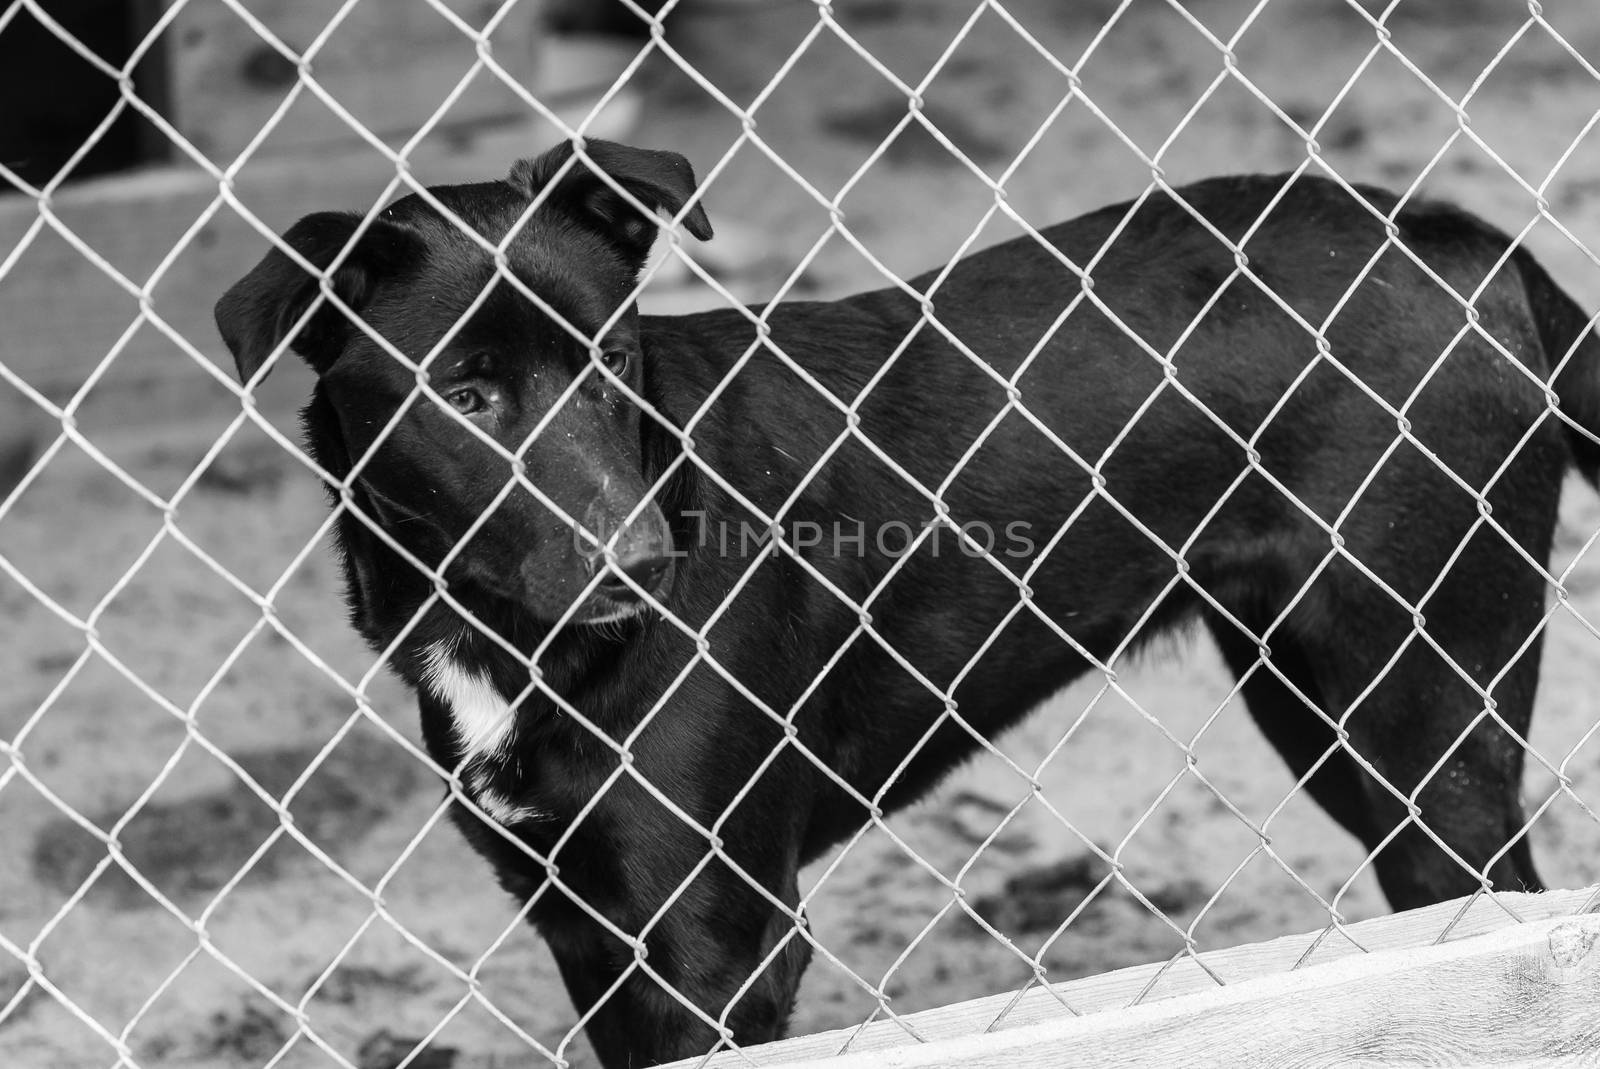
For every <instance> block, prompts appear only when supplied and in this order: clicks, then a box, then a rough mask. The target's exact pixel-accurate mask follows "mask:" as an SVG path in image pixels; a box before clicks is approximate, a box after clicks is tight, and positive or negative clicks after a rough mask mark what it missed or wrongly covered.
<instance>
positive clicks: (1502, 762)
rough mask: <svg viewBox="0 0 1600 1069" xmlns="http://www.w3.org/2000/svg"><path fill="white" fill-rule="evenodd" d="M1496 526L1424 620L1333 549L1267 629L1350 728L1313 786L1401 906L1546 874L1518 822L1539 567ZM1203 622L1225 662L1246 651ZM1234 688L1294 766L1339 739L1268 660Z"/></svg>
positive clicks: (1441, 589)
mask: <svg viewBox="0 0 1600 1069" xmlns="http://www.w3.org/2000/svg"><path fill="white" fill-rule="evenodd" d="M1499 538H1500V536H1499V535H1498V534H1493V533H1480V534H1479V535H1477V536H1474V538H1473V540H1472V544H1471V545H1470V546H1469V548H1468V549H1467V550H1466V551H1465V552H1464V553H1463V554H1461V556H1460V557H1459V559H1457V560H1456V561H1455V563H1454V564H1453V565H1452V566H1451V571H1450V574H1449V575H1448V576H1446V578H1445V579H1444V580H1443V581H1442V582H1440V583H1439V584H1438V587H1437V589H1436V590H1435V591H1433V592H1432V593H1431V594H1430V595H1429V597H1428V598H1427V600H1426V602H1425V603H1424V604H1423V605H1422V628H1421V629H1420V630H1419V629H1418V628H1417V627H1416V626H1415V624H1416V621H1415V620H1414V619H1413V617H1412V615H1411V613H1410V612H1408V611H1407V610H1406V609H1405V608H1403V607H1402V606H1401V605H1400V604H1398V603H1397V602H1396V601H1395V600H1394V598H1393V597H1392V596H1391V595H1390V594H1389V593H1388V592H1386V591H1384V590H1383V589H1381V588H1380V587H1379V586H1378V585H1377V584H1376V583H1374V582H1373V581H1372V580H1371V579H1370V578H1369V577H1367V576H1365V575H1362V574H1359V573H1358V572H1357V571H1356V570H1355V569H1354V568H1352V567H1350V566H1348V565H1346V564H1344V563H1343V562H1334V563H1333V564H1332V565H1331V566H1330V567H1329V568H1328V569H1327V570H1326V571H1325V572H1324V573H1323V574H1322V575H1321V576H1320V577H1318V579H1317V580H1315V582H1314V583H1313V585H1312V587H1311V589H1310V591H1309V592H1308V594H1307V596H1306V597H1304V598H1303V599H1302V600H1301V602H1300V604H1299V605H1298V606H1297V607H1296V609H1295V610H1294V611H1293V612H1291V613H1290V614H1289V616H1288V618H1287V619H1286V620H1285V621H1284V623H1283V624H1282V626H1281V627H1280V628H1279V629H1277V630H1275V631H1274V632H1273V633H1272V634H1271V635H1269V636H1268V644H1269V646H1270V648H1271V651H1272V661H1273V664H1274V665H1275V666H1277V667H1278V668H1279V670H1280V671H1283V672H1284V674H1285V675H1286V676H1287V677H1288V678H1289V679H1290V680H1291V681H1293V682H1294V683H1295V685H1296V687H1298V688H1299V689H1300V691H1301V693H1302V694H1304V695H1305V696H1306V697H1308V698H1312V699H1314V700H1317V701H1318V702H1319V703H1320V706H1321V708H1322V710H1323V712H1325V713H1326V714H1328V716H1329V717H1330V718H1332V719H1333V720H1334V721H1335V722H1336V723H1339V724H1342V725H1343V728H1344V730H1345V731H1346V732H1347V737H1348V746H1347V747H1340V749H1339V751H1338V752H1336V753H1334V754H1332V755H1331V756H1330V757H1329V758H1328V759H1327V761H1326V762H1325V763H1324V764H1323V765H1322V766H1320V767H1319V768H1318V770H1317V772H1316V773H1315V774H1314V775H1313V776H1312V778H1311V779H1310V781H1308V784H1307V787H1308V789H1309V790H1310V792H1311V794H1312V796H1313V797H1314V798H1316V800H1317V801H1318V802H1319V803H1321V804H1322V805H1323V806H1324V807H1325V808H1326V809H1327V810H1328V812H1329V813H1330V814H1331V815H1333V817H1334V818H1335V819H1337V820H1338V821H1339V822H1340V823H1341V824H1343V825H1344V826H1345V827H1346V828H1348V829H1349V830H1350V831H1352V832H1353V833H1355V835H1356V836H1357V837H1358V838H1359V839H1360V840H1361V841H1362V843H1363V844H1364V845H1365V846H1366V847H1367V849H1368V850H1369V851H1372V853H1373V866H1374V868H1375V870H1376V872H1377V876H1378V880H1379V883H1380V884H1381V885H1382V887H1383V890H1384V893H1385V895H1386V896H1387V897H1388V899H1389V902H1390V904H1391V905H1393V906H1394V907H1396V908H1397V909H1407V908H1411V907H1414V906H1420V905H1426V904H1429V903H1432V902H1437V901H1442V900H1444V899H1447V898H1452V897H1456V896H1459V895H1464V894H1469V893H1471V892H1472V891H1474V890H1476V889H1478V888H1480V887H1481V886H1483V879H1484V878H1486V879H1487V880H1488V881H1489V882H1490V883H1491V884H1492V885H1493V886H1494V887H1496V888H1500V889H1508V890H1537V889H1539V888H1540V887H1541V883H1540V880H1539V877H1538V874H1537V872H1536V871H1535V869H1534V866H1533V859H1532V855H1531V853H1530V851H1529V849H1528V844H1527V840H1526V837H1525V835H1524V834H1523V815H1522V806H1521V801H1520V789H1521V780H1522V766H1523V755H1524V749H1523V743H1522V741H1520V740H1521V739H1525V738H1526V733H1527V729H1528V724H1529V720H1530V718H1531V713H1532V706H1533V697H1534V690H1535V687H1536V685H1537V682H1538V663H1539V649H1540V643H1539V639H1538V631H1539V626H1540V623H1541V619H1542V614H1543V597H1542V580H1540V579H1539V577H1538V576H1537V574H1536V573H1535V572H1534V571H1533V570H1532V569H1531V568H1529V567H1527V565H1526V564H1525V563H1524V562H1522V561H1520V560H1516V561H1513V560H1510V559H1509V557H1510V551H1509V550H1507V549H1505V547H1504V546H1503V544H1502V545H1500V546H1499V547H1498V548H1496V547H1495V545H1494V543H1495V542H1496V541H1497V540H1498V539H1499ZM1213 630H1214V631H1215V632H1216V634H1217V638H1218V641H1219V644H1220V645H1221V646H1222V647H1223V652H1224V655H1225V656H1226V657H1227V658H1228V660H1229V662H1230V663H1231V665H1232V666H1233V668H1234V670H1235V671H1243V670H1245V669H1247V668H1249V666H1250V665H1252V664H1254V663H1255V660H1256V649H1255V646H1254V644H1253V642H1251V641H1250V640H1249V639H1247V638H1245V637H1243V636H1242V635H1240V634H1239V632H1238V630H1237V629H1236V628H1232V627H1231V625H1227V624H1220V625H1219V624H1216V623H1214V624H1213ZM1530 636H1532V637H1531V638H1530ZM1244 694H1245V699H1246V702H1247V703H1248V704H1249V706H1250V711H1251V714H1252V715H1253V716H1254V718H1255V719H1256V721H1257V722H1258V723H1259V724H1260V725H1261V726H1262V728H1263V730H1264V731H1265V733H1266V735H1267V737H1268V738H1269V739H1270V740H1271V741H1272V742H1273V744H1274V745H1275V746H1276V747H1277V748H1278V750H1279V751H1280V752H1281V753H1282V754H1283V755H1284V757H1285V759H1286V760H1288V762H1289V764H1290V766H1291V767H1292V768H1294V769H1295V770H1296V773H1297V774H1302V775H1303V774H1304V773H1305V771H1306V770H1307V769H1308V768H1310V767H1311V765H1312V764H1313V763H1314V762H1315V761H1316V760H1317V759H1318V758H1320V757H1321V756H1322V755H1323V754H1324V753H1326V752H1327V750H1328V748H1329V747H1330V746H1331V745H1333V744H1334V742H1335V740H1336V735H1335V732H1334V729H1333V728H1332V727H1331V726H1330V725H1329V724H1328V722H1327V721H1326V720H1324V719H1323V718H1321V717H1318V716H1317V715H1316V714H1315V713H1313V712H1311V711H1310V710H1309V709H1307V708H1306V707H1305V704H1304V702H1303V701H1302V700H1301V699H1300V697H1299V696H1296V695H1294V694H1293V693H1292V692H1291V691H1290V689H1289V688H1288V687H1286V686H1284V685H1283V683H1282V682H1281V681H1279V680H1277V679H1275V678H1273V677H1271V676H1270V675H1269V674H1268V673H1267V672H1266V669H1265V668H1264V667H1263V666H1258V667H1257V668H1256V669H1255V674H1254V675H1252V677H1251V679H1250V681H1249V682H1247V683H1246V685H1245V688H1244ZM1508 729H1509V730H1508ZM1480 877H1481V878H1480Z"/></svg>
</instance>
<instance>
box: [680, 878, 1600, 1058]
mask: <svg viewBox="0 0 1600 1069" xmlns="http://www.w3.org/2000/svg"><path fill="white" fill-rule="evenodd" d="M1597 904H1600V889H1597V888H1589V889H1584V890H1578V891H1550V892H1546V893H1544V894H1538V895H1526V894H1511V893H1503V894H1498V895H1496V896H1495V897H1494V898H1493V899H1490V898H1488V897H1486V896H1479V897H1477V898H1475V899H1470V900H1469V899H1459V900H1456V901H1453V902H1446V903H1441V904H1439V905H1436V906H1430V907H1428V908H1426V909H1419V910H1412V911H1409V912H1406V913H1400V914H1395V915H1394V916H1391V917H1379V918H1376V919H1374V920H1370V921H1363V922H1361V923H1359V924H1353V925H1348V926H1346V927H1345V928H1344V929H1343V930H1342V931H1338V932H1328V931H1320V932H1312V933H1306V934H1302V935H1294V936H1284V937H1282V938H1279V939H1274V940H1270V941H1268V942H1264V943H1253V944H1248V945H1245V946H1240V947H1233V948H1230V949H1228V950H1222V951H1216V952H1213V953H1208V954H1205V955H1203V958H1204V962H1205V966H1206V968H1201V966H1200V965H1199V964H1197V963H1196V962H1195V961H1194V960H1193V959H1189V958H1185V959H1183V960H1180V961H1177V962H1173V963H1170V964H1169V963H1161V964H1154V965H1142V966H1136V967H1133V968H1128V969H1120V970H1117V971H1116V972H1111V973H1105V974H1103V975H1100V976H1092V977H1085V978H1083V979H1080V980H1073V981H1069V982H1067V983H1063V984H1058V985H1055V987H1054V989H1053V991H1054V994H1052V993H1051V992H1049V991H1046V990H1044V989H1037V990H1034V991H1030V992H1028V993H1027V994H1026V995H1024V996H1023V997H1022V998H1021V999H1020V1000H1015V999H1014V996H1013V995H1009V994H1007V995H996V996H992V997H990V998H984V999H976V1000H973V1001H971V1002H964V1003H960V1004H958V1005H954V1006H947V1007H942V1008H940V1009H935V1010H927V1011H924V1012H921V1013H916V1014H910V1015H907V1016H906V1017H904V1018H903V1020H904V1022H905V1025H909V1026H910V1027H911V1028H914V1029H915V1030H916V1032H917V1034H918V1035H919V1036H920V1037H921V1039H922V1040H923V1041H924V1042H921V1043H919V1042H917V1040H916V1039H914V1038H912V1037H911V1035H910V1034H909V1032H908V1030H907V1028H906V1027H905V1025H902V1024H901V1023H898V1022H895V1021H880V1022H875V1023H873V1024H871V1025H868V1026H867V1027H866V1028H864V1029H859V1030H858V1029H839V1030H836V1031H832V1032H822V1033H818V1034H816V1035H812V1036H802V1037H797V1038H795V1039H790V1040H784V1041H781V1042H778V1043H769V1044H765V1045H763V1046H760V1047H748V1048H745V1049H744V1050H742V1051H739V1052H727V1053H723V1054H720V1055H718V1056H716V1057H714V1058H712V1059H710V1060H709V1061H708V1060H706V1059H687V1060H685V1061H682V1062H677V1063H673V1065H674V1066H682V1067H687V1066H691V1065H706V1066H710V1067H715V1069H725V1067H731V1066H734V1065H750V1064H752V1063H754V1064H756V1065H765V1066H774V1065H783V1066H792V1067H799V1066H807V1067H815V1069H821V1066H822V1065H824V1064H825V1065H827V1066H828V1067H829V1069H866V1067H868V1066H874V1067H876V1066H905V1067H912V1066H917V1067H923V1066H928V1067H931V1066H945V1065H949V1066H956V1065H961V1066H996V1067H999V1066H1006V1067H1011V1066H1030V1065H1077V1064H1083V1065H1096V1066H1099V1065H1129V1066H1131V1065H1151V1066H1156V1065H1185V1066H1194V1065H1218V1066H1224V1065H1228V1066H1234V1065H1280V1064H1281V1065H1290V1064H1292V1065H1296V1066H1311V1065H1333V1064H1348V1063H1349V1062H1350V1061H1352V1060H1356V1059H1361V1058H1367V1059H1384V1060H1390V1061H1393V1060H1396V1059H1400V1058H1410V1059H1413V1060H1421V1061H1423V1062H1425V1063H1426V1062H1428V1061H1442V1062H1445V1063H1449V1064H1462V1063H1464V1062H1468V1061H1474V1060H1475V1061H1480V1062H1481V1061H1485V1060H1501V1061H1504V1060H1506V1059H1507V1058H1519V1059H1525V1058H1534V1057H1548V1058H1555V1059H1560V1058H1566V1057H1569V1056H1572V1057H1576V1056H1577V1055H1578V1054H1579V1053H1581V1052H1583V1051H1588V1052H1595V1051H1600V968H1597V967H1596V963H1597V962H1600V952H1593V953H1591V952H1590V951H1591V948H1592V946H1593V944H1594V943H1595V941H1596V940H1597V939H1600V915H1596V914H1594V913H1592V912H1590V911H1591V910H1593V909H1595V908H1596V906H1597ZM1446 933H1448V934H1446ZM1441 937H1443V941H1442V942H1441ZM1552 939H1554V943H1552ZM1553 946H1554V947H1555V948H1556V949H1552V947H1553ZM1297 966H1298V967H1297ZM1207 969H1209V970H1210V972H1207ZM1212 974H1215V976H1216V977H1217V978H1218V979H1220V980H1222V981H1223V982H1224V983H1225V984H1226V986H1219V985H1218V982H1217V979H1213V976H1212ZM1141 995H1142V997H1141ZM1013 1001H1015V1002H1016V1005H1014V1006H1012V1007H1011V1009H1010V1010H1009V1012H1004V1015H1003V1017H1002V1012H1003V1011H1005V1010H1006V1007H1007V1006H1008V1005H1010V1004H1011V1003H1012V1002H1013ZM1063 1002H1065V1003H1066V1004H1067V1005H1068V1006H1071V1007H1072V1010H1075V1011H1076V1012H1077V1014H1079V1015H1080V1016H1074V1015H1073V1013H1072V1012H1071V1011H1069V1010H1067V1009H1066V1008H1064V1007H1063V1005H1062V1003H1063ZM1136 1002H1137V1003H1138V1004H1137V1005H1135V1003H1136ZM997 1019H998V1020H999V1023H998V1024H996V1021H997ZM1513 1025H1515V1027H1513ZM852 1037H853V1038H852ZM841 1050H847V1051H848V1053H847V1054H845V1055H843V1056H842V1057H835V1055H837V1054H838V1053H839V1052H840V1051H841Z"/></svg>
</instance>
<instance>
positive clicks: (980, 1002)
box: [664, 886, 1600, 1069]
mask: <svg viewBox="0 0 1600 1069" xmlns="http://www.w3.org/2000/svg"><path fill="white" fill-rule="evenodd" d="M1596 908H1600V886H1596V887H1587V888H1579V889H1572V890H1554V891H1545V892H1541V893H1537V894H1524V893H1520V892H1499V893H1496V894H1495V895H1494V896H1493V897H1492V898H1491V897H1490V896H1488V895H1475V896H1470V897H1466V898H1458V899H1452V900H1451V901H1448V902H1440V903H1437V904H1435V905H1432V906H1426V907H1423V908H1421V909H1414V910H1409V911H1406V912H1403V913H1396V914H1392V915H1388V916H1383V917H1375V918H1372V919H1370V920H1365V921H1359V922H1356V923H1354V924H1348V925H1345V926H1344V928H1343V930H1342V931H1330V930H1329V929H1326V928H1323V929H1318V930H1316V931H1311V932H1302V933H1298V934H1295V935H1287V936H1279V937H1278V938H1276V939H1271V940H1266V941H1264V942H1259V943H1246V944H1241V945H1239V946H1235V947H1229V948H1226V949H1222V950H1212V951H1205V952H1203V953H1202V954H1201V955H1200V958H1201V960H1202V961H1204V963H1205V968H1202V967H1201V966H1200V965H1199V964H1197V963H1196V962H1195V960H1194V959H1192V958H1188V957H1185V958H1182V959H1179V960H1178V961H1176V962H1155V963H1151V964H1147V965H1134V966H1129V967H1127V968H1123V969H1117V970H1114V971H1112V972H1108V973H1100V974H1097V975H1094V976H1086V977H1082V978H1079V979H1076V980H1068V981H1064V982H1062V983H1059V984H1054V985H1051V988H1050V989H1049V990H1045V989H1043V988H1035V989H1034V990H1032V991H1029V992H1028V993H1027V994H1025V995H1024V996H1023V997H1022V998H1021V999H1018V998H1017V997H1016V995H1015V993H1005V994H998V995H989V996H985V997H983V998H977V999H971V1000H968V1001H965V1002H960V1003H953V1004H951V1005H948V1006H941V1007H937V1008H934V1009H929V1010H921V1011H918V1012H916V1013H911V1014H903V1015H901V1020H902V1021H904V1022H905V1024H906V1025H909V1026H910V1027H912V1028H914V1029H916V1031H917V1034H918V1035H920V1036H921V1037H922V1039H923V1040H925V1041H927V1042H928V1043H941V1042H945V1041H949V1040H953V1039H959V1038H962V1037H965V1036H972V1035H979V1034H981V1035H984V1036H986V1037H987V1036H993V1035H998V1034H1004V1033H1006V1032H1009V1031H1013V1030H1021V1029H1024V1028H1029V1027H1032V1026H1035V1025H1039V1024H1043V1023H1055V1022H1072V1021H1077V1020H1080V1019H1082V1018H1079V1017H1074V1016H1072V1015H1071V1011H1069V1010H1067V1009H1065V1008H1063V1006H1062V1001H1065V1002H1066V1003H1067V1005H1069V1006H1071V1007H1072V1008H1073V1010H1076V1011H1077V1012H1078V1013H1079V1014H1083V1015H1084V1016H1085V1017H1090V1016H1097V1015H1100V1014H1104V1013H1121V1012H1125V1011H1127V1010H1130V1009H1132V1008H1136V1007H1134V1006H1133V1003H1134V1001H1135V999H1138V1000H1139V1004H1140V1005H1141V1006H1150V1005H1157V1004H1160V1003H1163V1002H1165V1001H1167V1000H1171V999H1176V998H1181V997H1186V996H1192V995H1198V994H1204V993H1207V992H1212V991H1216V990H1219V988H1218V985H1217V982H1216V980H1214V979H1213V978H1212V975H1211V973H1215V974H1216V975H1217V976H1219V977H1221V978H1222V979H1223V980H1224V981H1225V982H1226V983H1227V984H1228V985H1229V987H1233V986H1236V985H1238V984H1241V983H1245V982H1248V981H1250V980H1253V979H1257V978H1261V977H1279V976H1283V975H1285V974H1290V970H1296V971H1297V972H1298V971H1303V970H1304V969H1310V968H1313V967H1320V966H1322V965H1325V964H1331V963H1334V962H1337V961H1340V960H1344V959H1347V958H1352V957H1366V956H1368V954H1369V953H1382V952H1385V951H1393V950H1402V949H1406V948H1410V947H1420V946H1427V945H1429V944H1433V943H1436V942H1438V941H1439V939H1440V936H1441V935H1442V934H1443V933H1445V931H1446V929H1447V928H1448V929H1449V935H1448V937H1447V941H1446V942H1445V943H1443V944H1442V945H1444V946H1450V945H1453V944H1454V943H1456V942H1458V941H1463V940H1466V939H1469V938H1472V937H1474V936H1479V935H1483V934H1486V933H1491V932H1494V931H1498V930H1500V929H1503V928H1506V927H1507V926H1519V927H1520V926H1521V924H1534V923H1539V922H1542V921H1558V920H1562V919H1566V918H1571V917H1574V916H1578V915H1581V914H1584V913H1586V912H1588V911H1590V910H1594V909H1596ZM1513 914H1514V915H1515V918H1517V919H1514V917H1513ZM1518 919H1520V922H1521V924H1519V920H1518ZM1297 964H1298V965H1299V966H1300V967H1299V968H1298V969H1297ZM812 967H813V968H826V967H827V965H826V964H824V963H821V962H819V963H817V964H815V965H813V966H812ZM1207 969H1209V970H1210V972H1208V971H1207ZM1012 1003H1015V1005H1012ZM1008 1006H1010V1009H1009V1011H1008V1010H1007V1007H1008ZM1003 1011H1005V1018H1004V1020H1003V1021H1002V1022H1001V1023H1000V1024H999V1025H998V1026H997V1027H994V1028H992V1029H991V1026H993V1025H994V1022H995V1021H996V1019H997V1018H998V1017H1000V1015H1001V1013H1002V1012H1003ZM846 1044H848V1051H849V1053H851V1054H854V1053H865V1052H874V1056H875V1057H881V1056H882V1055H883V1054H884V1053H885V1052H887V1051H891V1050H894V1049H896V1048H902V1047H906V1048H911V1047H920V1046H923V1045H924V1044H923V1043H919V1042H918V1040H917V1039H915V1038H913V1037H912V1036H911V1035H910V1034H909V1033H908V1031H907V1029H906V1027H905V1026H903V1025H902V1024H901V1023H900V1022H897V1021H893V1020H880V1021H876V1022H874V1023H872V1024H870V1025H868V1026H866V1027H865V1028H861V1027H859V1026H854V1027H849V1028H838V1029H831V1030H829V1031H825V1032H816V1033H812V1034H810V1035H803V1036H795V1037H792V1038H790V1039H783V1040H778V1041H776V1042H773V1043H765V1044H761V1045H759V1046H750V1047H745V1048H742V1049H740V1050H737V1051H724V1052H722V1053H719V1054H716V1055H713V1056H711V1057H710V1058H707V1057H704V1056H701V1057H695V1058H685V1059H683V1060H681V1061H677V1062H673V1063H670V1065H669V1066H667V1067H664V1069H690V1067H705V1069H732V1067H733V1066H749V1065H758V1066H779V1065H782V1066H790V1065H795V1064H804V1063H806V1062H808V1061H811V1060H813V1059H824V1058H835V1059H836V1058H837V1057H839V1055H838V1053H837V1052H839V1051H841V1050H844V1049H846Z"/></svg>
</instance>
